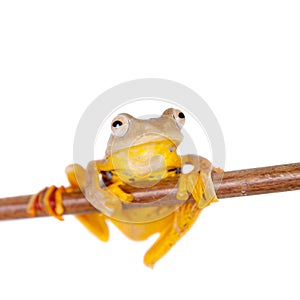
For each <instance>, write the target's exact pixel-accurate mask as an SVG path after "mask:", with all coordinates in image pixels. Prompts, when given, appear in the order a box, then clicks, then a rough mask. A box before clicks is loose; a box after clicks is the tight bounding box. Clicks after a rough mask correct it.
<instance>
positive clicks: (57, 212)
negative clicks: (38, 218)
mask: <svg viewBox="0 0 300 300" xmlns="http://www.w3.org/2000/svg"><path fill="white" fill-rule="evenodd" d="M65 191H66V188H65V187H63V186H61V187H56V186H54V185H52V186H50V187H46V188H44V189H43V190H41V191H40V192H38V193H37V194H35V195H33V196H32V197H31V198H30V200H29V202H28V205H27V213H28V215H30V216H32V217H34V216H35V215H36V213H37V211H43V212H45V213H46V214H48V215H50V216H53V217H55V218H57V219H58V220H63V217H62V215H63V212H64V208H63V205H62V194H63V193H64V192H65Z"/></svg>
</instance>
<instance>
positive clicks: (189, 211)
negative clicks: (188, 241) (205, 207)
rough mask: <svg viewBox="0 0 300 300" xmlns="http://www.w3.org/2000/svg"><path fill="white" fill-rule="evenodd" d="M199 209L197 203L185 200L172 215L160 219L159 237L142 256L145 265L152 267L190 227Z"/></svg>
mask: <svg viewBox="0 0 300 300" xmlns="http://www.w3.org/2000/svg"><path fill="white" fill-rule="evenodd" d="M201 210H202V209H200V208H199V207H198V205H197V203H195V202H186V203H184V204H183V205H181V206H180V207H179V208H178V209H177V210H176V211H175V212H174V213H173V214H172V215H170V216H168V217H166V218H165V219H164V220H160V221H159V222H164V223H165V224H164V226H163V227H162V228H163V230H162V231H161V232H160V236H159V238H158V239H157V241H156V242H155V243H154V245H153V246H152V247H151V248H150V249H149V250H148V252H147V253H146V254H145V256H144V263H145V265H147V266H148V267H151V268H152V267H153V266H154V264H155V263H156V262H157V261H158V260H159V259H161V258H162V257H163V256H164V255H165V254H166V253H167V252H168V251H169V250H170V249H171V248H172V247H173V246H174V245H175V244H176V242H177V241H179V240H180V239H181V238H182V236H183V235H184V234H185V233H186V232H187V231H188V230H189V229H190V228H191V227H192V225H193V224H194V222H195V221H196V220H197V218H198V216H199V214H200V212H201Z"/></svg>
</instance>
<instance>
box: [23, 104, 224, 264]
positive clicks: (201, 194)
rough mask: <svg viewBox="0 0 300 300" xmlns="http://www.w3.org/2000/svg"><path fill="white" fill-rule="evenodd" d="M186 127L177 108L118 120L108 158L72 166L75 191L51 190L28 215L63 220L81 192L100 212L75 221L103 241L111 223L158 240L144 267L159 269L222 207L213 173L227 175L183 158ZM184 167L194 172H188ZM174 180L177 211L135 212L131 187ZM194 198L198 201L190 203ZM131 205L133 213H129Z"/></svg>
mask: <svg viewBox="0 0 300 300" xmlns="http://www.w3.org/2000/svg"><path fill="white" fill-rule="evenodd" d="M184 124H185V114H184V113H183V112H182V111H181V110H179V109H177V108H168V109H166V110H165V111H164V112H163V113H162V114H161V115H160V116H159V117H151V118H148V119H145V118H135V117H133V116H131V115H130V114H127V113H121V114H118V115H117V116H116V117H114V118H113V120H112V122H111V135H110V138H109V140H108V143H107V148H106V151H105V158H104V159H101V160H92V161H90V162H89V163H88V165H87V167H86V168H83V167H82V166H81V165H79V164H71V165H69V166H67V167H66V170H65V171H66V175H67V178H68V181H69V184H70V185H69V186H67V187H64V186H61V187H56V186H54V185H52V186H50V187H47V188H45V189H43V190H41V191H40V192H38V193H36V194H34V195H33V196H32V197H31V199H30V201H29V203H28V207H27V211H28V214H29V215H31V216H34V215H35V214H36V211H37V210H38V209H41V210H44V211H45V212H47V214H49V215H52V216H54V217H56V218H57V219H59V220H63V213H64V208H63V203H62V199H63V194H64V193H72V192H74V191H78V190H81V191H82V192H83V193H84V195H85V197H86V199H87V200H88V201H89V202H90V203H91V204H92V205H93V206H94V207H95V208H96V209H97V212H96V213H89V214H79V215H76V216H75V217H76V218H77V219H78V220H79V221H80V222H81V223H82V224H83V225H84V226H85V227H86V228H87V229H88V230H89V231H90V232H91V233H93V234H94V235H95V236H96V237H98V238H99V239H100V240H101V241H104V242H106V241H108V239H109V228H108V222H111V223H113V224H114V225H115V226H116V227H117V228H118V229H119V230H121V231H122V232H123V233H124V234H125V236H127V237H128V238H130V239H132V240H134V241H142V240H146V239H148V238H149V237H150V236H152V235H154V234H159V236H158V238H157V240H156V241H155V243H154V244H153V245H152V246H151V248H150V249H149V250H148V251H147V252H146V254H145V256H144V264H145V265H146V266H148V267H151V268H152V267H154V265H155V264H156V262H157V261H158V260H160V259H161V258H162V257H163V256H164V255H165V254H166V253H168V252H169V250H170V249H171V248H172V247H173V246H174V245H175V244H176V243H177V242H178V241H179V240H180V239H181V238H182V237H183V236H184V235H185V233H186V232H188V231H189V229H190V228H191V227H192V225H193V224H194V223H195V221H196V220H197V218H198V216H199V214H200V213H201V211H202V210H203V209H204V208H205V207H207V206H209V205H210V204H211V203H212V202H217V201H218V198H217V195H216V191H215V188H214V184H213V180H212V173H213V172H222V170H221V169H219V168H214V167H213V165H212V163H211V162H210V161H209V160H208V159H206V158H204V157H202V156H198V155H195V154H187V155H180V154H179V153H178V147H179V145H180V144H181V143H182V141H183V138H184V135H183V132H182V129H183V126H184ZM185 166H190V167H191V168H192V170H190V171H188V172H186V171H184V167H185ZM169 178H176V179H177V185H176V189H177V192H176V195H175V197H176V199H177V200H178V201H177V202H179V204H177V205H175V206H174V205H169V206H168V205H165V207H161V206H153V207H151V206H150V207H145V208H135V207H134V196H133V195H132V194H131V193H128V192H126V189H124V187H126V186H128V185H131V186H134V187H136V188H140V189H141V188H142V189H148V188H150V187H152V186H154V185H156V184H157V183H159V182H160V181H163V180H166V179H169ZM173 197H174V196H173ZM191 197H192V199H193V201H188V199H189V198H191ZM128 205H129V206H130V205H131V206H132V207H133V209H125V208H126V207H127V206H128Z"/></svg>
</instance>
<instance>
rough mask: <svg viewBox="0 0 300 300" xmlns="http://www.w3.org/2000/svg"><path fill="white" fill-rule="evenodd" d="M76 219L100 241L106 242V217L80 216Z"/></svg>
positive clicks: (94, 215) (101, 215) (98, 214)
mask: <svg viewBox="0 0 300 300" xmlns="http://www.w3.org/2000/svg"><path fill="white" fill-rule="evenodd" d="M76 218H77V219H78V220H79V221H80V222H81V223H82V224H83V225H84V226H85V227H86V228H87V229H88V230H89V231H90V232H91V233H92V234H94V235H95V236H96V237H97V238H99V239H100V240H101V241H103V242H107V241H108V238H109V229H108V226H107V224H106V217H105V216H104V215H103V214H101V213H93V214H82V215H77V216H76Z"/></svg>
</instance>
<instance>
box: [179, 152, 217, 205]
mask: <svg viewBox="0 0 300 300" xmlns="http://www.w3.org/2000/svg"><path fill="white" fill-rule="evenodd" d="M182 161H183V165H185V164H187V165H192V166H193V170H192V171H190V172H189V173H187V174H184V173H182V174H180V178H179V185H178V192H177V199H179V200H187V199H188V198H189V196H190V194H192V196H193V198H194V199H195V201H196V203H197V205H198V207H199V208H204V207H206V206H208V205H209V204H210V203H211V202H217V201H218V199H217V196H216V193H215V188H214V185H213V181H212V178H211V172H212V169H213V167H212V164H211V163H210V162H209V161H208V160H207V159H205V158H203V157H199V156H196V155H185V156H183V158H182Z"/></svg>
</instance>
